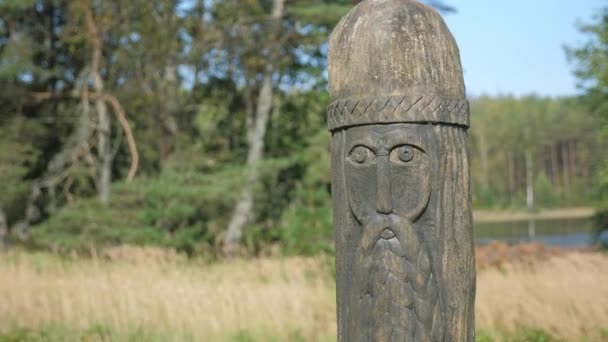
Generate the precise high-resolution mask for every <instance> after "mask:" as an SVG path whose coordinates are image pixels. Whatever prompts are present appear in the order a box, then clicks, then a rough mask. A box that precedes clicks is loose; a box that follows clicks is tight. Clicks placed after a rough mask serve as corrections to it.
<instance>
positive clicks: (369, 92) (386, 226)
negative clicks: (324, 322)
mask: <svg viewBox="0 0 608 342" xmlns="http://www.w3.org/2000/svg"><path fill="white" fill-rule="evenodd" d="M329 66H330V71H329V77H330V95H331V96H332V99H333V101H334V102H333V103H332V105H330V106H329V108H328V126H329V128H330V130H331V131H332V197H333V206H334V224H335V228H336V230H335V240H336V270H337V281H336V283H337V301H338V340H339V341H474V302H475V259H474V249H473V230H472V214H471V196H470V179H469V159H468V158H469V156H468V151H467V150H466V139H467V132H466V130H467V128H468V116H469V109H468V103H467V102H466V98H465V92H464V82H463V77H462V68H461V65H460V57H459V54H458V48H457V47H456V43H455V41H454V39H453V38H452V35H451V34H450V32H449V31H448V29H447V27H446V26H445V23H444V22H443V20H442V19H441V17H440V16H439V15H438V14H437V13H436V12H435V11H434V10H432V9H431V8H429V7H427V6H424V5H422V4H420V3H418V2H415V1H409V0H366V1H363V2H362V3H361V4H359V5H358V6H356V7H355V8H354V9H353V10H352V11H351V12H350V13H349V14H347V15H346V16H345V18H344V19H343V20H342V21H341V22H340V24H339V25H338V27H337V28H336V29H335V31H334V33H333V35H332V37H331V39H330V52H329ZM370 99H372V100H370ZM378 99H380V100H378ZM416 99H417V100H416ZM428 99H431V100H428ZM437 99H439V100H437ZM445 99H449V100H445Z"/></svg>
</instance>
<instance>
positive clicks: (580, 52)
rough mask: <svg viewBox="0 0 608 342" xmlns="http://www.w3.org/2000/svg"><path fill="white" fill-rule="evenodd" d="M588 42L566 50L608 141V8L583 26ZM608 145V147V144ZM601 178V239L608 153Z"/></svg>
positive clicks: (607, 223) (607, 207)
mask: <svg viewBox="0 0 608 342" xmlns="http://www.w3.org/2000/svg"><path fill="white" fill-rule="evenodd" d="M579 30H580V31H581V33H583V34H584V35H585V36H587V38H588V39H587V41H586V42H585V43H584V44H583V45H581V46H578V47H575V48H572V47H566V53H567V55H568V57H569V59H570V61H571V62H572V63H573V64H574V74H575V75H576V77H577V78H578V80H579V83H578V87H579V88H580V89H581V90H583V92H584V95H583V101H584V102H585V103H586V104H587V105H588V107H589V109H590V110H591V112H592V113H593V115H595V116H597V117H598V118H599V119H600V120H601V123H602V127H603V128H602V129H603V133H604V138H606V137H608V7H604V8H603V9H602V10H601V11H600V12H599V13H598V14H596V15H595V17H594V18H593V22H592V23H590V24H582V25H579ZM604 145H606V144H604ZM598 157H599V158H601V159H603V160H602V163H603V166H602V171H601V174H600V179H599V181H600V187H599V189H600V190H599V196H600V198H601V199H602V200H603V201H604V204H603V205H602V208H601V209H600V210H599V211H598V214H597V216H596V228H597V235H598V237H599V235H600V234H601V233H602V232H606V231H608V219H606V218H607V217H608V160H607V159H608V158H606V153H600V155H599V156H598Z"/></svg>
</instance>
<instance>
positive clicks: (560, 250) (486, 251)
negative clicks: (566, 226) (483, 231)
mask: <svg viewBox="0 0 608 342" xmlns="http://www.w3.org/2000/svg"><path fill="white" fill-rule="evenodd" d="M585 251H592V249H591V248H564V247H555V246H547V245H544V244H542V243H520V244H516V245H509V244H506V243H504V242H498V241H494V242H490V243H489V244H487V245H484V246H478V247H476V248H475V260H476V262H477V269H484V268H488V267H501V266H502V265H504V264H506V263H534V262H537V261H542V260H547V259H549V258H551V257H554V256H558V255H564V254H566V253H571V252H585Z"/></svg>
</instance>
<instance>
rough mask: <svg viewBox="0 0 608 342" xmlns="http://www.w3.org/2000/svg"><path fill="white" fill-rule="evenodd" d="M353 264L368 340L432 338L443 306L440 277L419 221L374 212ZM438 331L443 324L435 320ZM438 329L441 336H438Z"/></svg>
mask: <svg viewBox="0 0 608 342" xmlns="http://www.w3.org/2000/svg"><path fill="white" fill-rule="evenodd" d="M359 248H360V250H359V251H358V252H357V253H355V255H356V257H357V258H358V260H357V262H356V263H355V264H356V265H359V267H355V268H354V270H353V271H354V273H355V274H354V282H355V284H356V286H357V289H356V291H355V293H354V294H355V295H356V296H359V300H358V301H356V302H358V303H359V307H358V308H356V310H355V312H357V313H358V314H360V315H363V317H359V318H360V320H359V321H360V322H366V323H367V324H366V325H367V327H368V329H367V335H368V336H356V337H355V338H356V339H357V340H362V341H363V340H364V341H431V340H436V339H435V338H433V339H431V336H430V335H429V332H431V335H433V336H434V337H438V336H440V335H441V334H440V332H438V331H434V330H433V327H434V324H433V322H434V319H435V316H436V315H438V314H439V313H438V312H436V311H437V310H438V308H439V305H438V302H439V301H438V288H437V282H436V276H434V274H433V272H432V267H431V261H430V254H429V249H428V246H427V245H426V244H425V243H424V241H423V238H421V235H420V234H419V233H418V232H417V230H416V228H415V227H414V223H412V222H410V221H408V220H407V219H405V218H403V217H401V216H399V215H396V214H389V215H381V214H379V215H375V216H374V217H373V218H372V219H371V221H370V222H369V223H367V224H366V225H364V227H363V229H362V233H361V238H360V244H359ZM436 326H437V327H436V328H435V330H437V329H438V328H439V326H440V324H437V325H436ZM438 333H439V335H438Z"/></svg>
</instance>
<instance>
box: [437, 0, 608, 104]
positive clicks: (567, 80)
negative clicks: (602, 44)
mask: <svg viewBox="0 0 608 342" xmlns="http://www.w3.org/2000/svg"><path fill="white" fill-rule="evenodd" d="M444 2H445V3H446V4H450V5H453V6H455V7H456V8H457V9H458V13H456V14H448V15H445V16H444V18H445V20H446V22H447V24H448V26H449V27H450V30H451V31H452V33H453V34H454V36H455V37H456V41H457V42H458V45H459V47H460V53H461V58H462V64H463V67H464V70H465V76H464V77H465V82H466V85H467V93H468V94H469V95H470V96H478V95H482V94H486V95H501V94H502V95H507V94H511V95H515V96H521V95H527V94H530V93H536V94H539V95H549V96H560V95H574V94H577V93H578V91H577V89H576V79H575V78H574V77H573V76H572V65H570V64H569V63H568V61H567V59H566V55H565V53H564V50H563V46H564V45H569V46H577V45H579V43H581V42H583V41H584V40H585V37H584V36H583V35H581V34H580V33H579V32H578V30H577V27H576V23H577V21H579V22H580V21H582V22H589V21H590V20H591V18H592V17H593V15H594V13H597V12H598V11H599V9H600V8H601V7H602V6H606V5H607V4H608V2H607V1H605V0H527V1H526V0H511V1H506V0H485V1H484V0H445V1H444Z"/></svg>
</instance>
